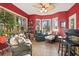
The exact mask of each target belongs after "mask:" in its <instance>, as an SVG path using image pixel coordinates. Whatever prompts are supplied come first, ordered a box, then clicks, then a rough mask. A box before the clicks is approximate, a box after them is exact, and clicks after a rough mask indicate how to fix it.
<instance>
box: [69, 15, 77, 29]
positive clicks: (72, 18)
mask: <svg viewBox="0 0 79 59" xmlns="http://www.w3.org/2000/svg"><path fill="white" fill-rule="evenodd" d="M69 29H76V14H74V15H72V16H70V17H69Z"/></svg>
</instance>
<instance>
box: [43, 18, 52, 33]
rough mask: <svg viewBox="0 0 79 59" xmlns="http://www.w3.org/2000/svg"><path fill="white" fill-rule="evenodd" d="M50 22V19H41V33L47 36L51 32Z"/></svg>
mask: <svg viewBox="0 0 79 59" xmlns="http://www.w3.org/2000/svg"><path fill="white" fill-rule="evenodd" d="M50 22H51V20H50V19H42V32H43V33H45V34H46V33H47V34H49V33H50V32H51V29H50V28H51V23H50Z"/></svg>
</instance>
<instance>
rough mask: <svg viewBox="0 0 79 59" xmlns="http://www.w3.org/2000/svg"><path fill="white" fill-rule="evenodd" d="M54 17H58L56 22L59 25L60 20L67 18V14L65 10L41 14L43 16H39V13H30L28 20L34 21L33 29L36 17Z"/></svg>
mask: <svg viewBox="0 0 79 59" xmlns="http://www.w3.org/2000/svg"><path fill="white" fill-rule="evenodd" d="M55 17H58V23H59V27H60V22H61V21H66V20H67V19H68V18H67V15H66V11H62V12H58V13H55V14H52V15H43V16H40V15H30V16H29V20H32V21H34V25H33V26H34V29H35V26H36V19H50V20H51V19H52V18H55Z"/></svg>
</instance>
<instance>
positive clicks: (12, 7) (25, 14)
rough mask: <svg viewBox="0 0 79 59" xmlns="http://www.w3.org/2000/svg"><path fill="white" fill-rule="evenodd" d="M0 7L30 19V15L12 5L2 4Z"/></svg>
mask: <svg viewBox="0 0 79 59" xmlns="http://www.w3.org/2000/svg"><path fill="white" fill-rule="evenodd" d="M0 6H2V7H5V8H7V9H9V10H11V11H13V12H15V13H17V14H20V15H21V16H24V17H28V14H27V13H25V12H24V11H22V10H21V9H19V8H18V7H16V6H14V5H13V4H12V3H0Z"/></svg>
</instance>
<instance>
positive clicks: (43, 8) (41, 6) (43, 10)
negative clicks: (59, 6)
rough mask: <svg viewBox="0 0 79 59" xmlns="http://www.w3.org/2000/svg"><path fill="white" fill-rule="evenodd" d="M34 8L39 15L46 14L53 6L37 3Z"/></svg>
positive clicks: (51, 4)
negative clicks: (37, 10)
mask: <svg viewBox="0 0 79 59" xmlns="http://www.w3.org/2000/svg"><path fill="white" fill-rule="evenodd" d="M35 7H37V8H39V9H40V12H41V13H46V12H48V11H50V10H53V9H54V7H55V6H54V4H53V3H38V4H37V5H35Z"/></svg>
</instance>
